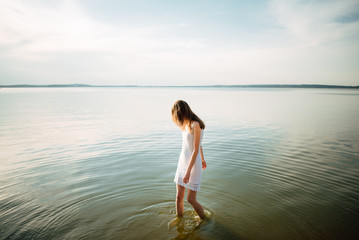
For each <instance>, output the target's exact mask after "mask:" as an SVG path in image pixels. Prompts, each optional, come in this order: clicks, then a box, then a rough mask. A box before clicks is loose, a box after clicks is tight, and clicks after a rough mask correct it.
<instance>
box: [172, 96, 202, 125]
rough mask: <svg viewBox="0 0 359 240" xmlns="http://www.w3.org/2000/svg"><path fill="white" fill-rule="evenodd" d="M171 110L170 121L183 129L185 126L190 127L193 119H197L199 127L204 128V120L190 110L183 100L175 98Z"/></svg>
mask: <svg viewBox="0 0 359 240" xmlns="http://www.w3.org/2000/svg"><path fill="white" fill-rule="evenodd" d="M171 112H172V121H173V122H174V123H175V124H177V125H178V126H179V127H181V128H183V129H184V128H185V127H186V126H188V128H189V129H191V124H192V123H193V122H194V121H197V122H198V123H199V126H200V128H201V129H204V128H205V127H206V126H205V125H204V122H203V121H202V120H201V119H200V118H199V117H198V116H197V115H196V114H195V113H194V112H192V110H191V108H190V107H189V105H188V104H187V103H186V102H185V101H183V100H177V101H176V102H175V103H174V104H173V107H172V110H171Z"/></svg>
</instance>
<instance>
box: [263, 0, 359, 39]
mask: <svg viewBox="0 0 359 240" xmlns="http://www.w3.org/2000/svg"><path fill="white" fill-rule="evenodd" d="M270 9H271V11H272V13H273V16H274V17H275V19H276V20H277V23H278V24H279V26H281V27H283V28H284V29H286V30H287V31H288V33H289V34H291V35H293V36H295V37H296V39H297V41H298V43H300V44H304V45H320V44H330V43H335V42H338V41H343V40H348V39H351V38H353V37H355V36H356V37H358V35H359V34H358V33H359V21H358V20H359V18H358V17H356V16H357V13H358V11H359V3H358V1H356V0H347V1H334V0H328V1H287V0H274V1H272V2H271V4H270Z"/></svg>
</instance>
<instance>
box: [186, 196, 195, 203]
mask: <svg viewBox="0 0 359 240" xmlns="http://www.w3.org/2000/svg"><path fill="white" fill-rule="evenodd" d="M187 201H188V202H189V203H190V204H191V205H193V204H195V203H196V198H194V197H191V196H187Z"/></svg>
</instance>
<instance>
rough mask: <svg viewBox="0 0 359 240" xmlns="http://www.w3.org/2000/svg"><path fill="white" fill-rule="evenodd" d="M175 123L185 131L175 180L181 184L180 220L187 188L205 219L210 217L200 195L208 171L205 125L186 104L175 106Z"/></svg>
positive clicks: (198, 211) (179, 190)
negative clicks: (204, 171) (205, 152)
mask: <svg viewBox="0 0 359 240" xmlns="http://www.w3.org/2000/svg"><path fill="white" fill-rule="evenodd" d="M172 120H173V122H174V123H175V124H176V125H177V126H179V128H180V129H181V130H182V151H181V154H180V157H179V160H178V165H177V171H176V176H175V178H174V182H175V183H177V196H176V213H177V216H178V217H181V216H182V215H183V199H184V195H185V189H186V188H187V189H188V190H187V201H188V202H189V203H190V204H191V205H192V207H193V208H194V210H195V211H196V212H197V214H198V215H199V216H200V217H201V218H202V219H204V218H205V217H206V216H205V214H204V210H203V207H202V205H201V204H200V203H199V202H198V201H197V199H196V194H197V191H198V190H199V189H200V186H201V176H202V170H204V169H205V168H206V167H207V164H206V161H205V160H204V156H203V149H202V146H201V142H202V137H203V130H204V128H205V125H204V123H203V121H202V120H201V119H200V118H199V117H198V116H197V115H196V114H195V113H194V112H192V110H191V108H190V107H189V105H188V104H187V103H186V102H185V101H183V100H178V101H176V102H175V103H174V105H173V107H172Z"/></svg>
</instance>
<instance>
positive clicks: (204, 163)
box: [202, 159, 207, 171]
mask: <svg viewBox="0 0 359 240" xmlns="http://www.w3.org/2000/svg"><path fill="white" fill-rule="evenodd" d="M206 167H207V163H206V161H205V160H204V159H203V160H202V171H203V170H204V169H206Z"/></svg>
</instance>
